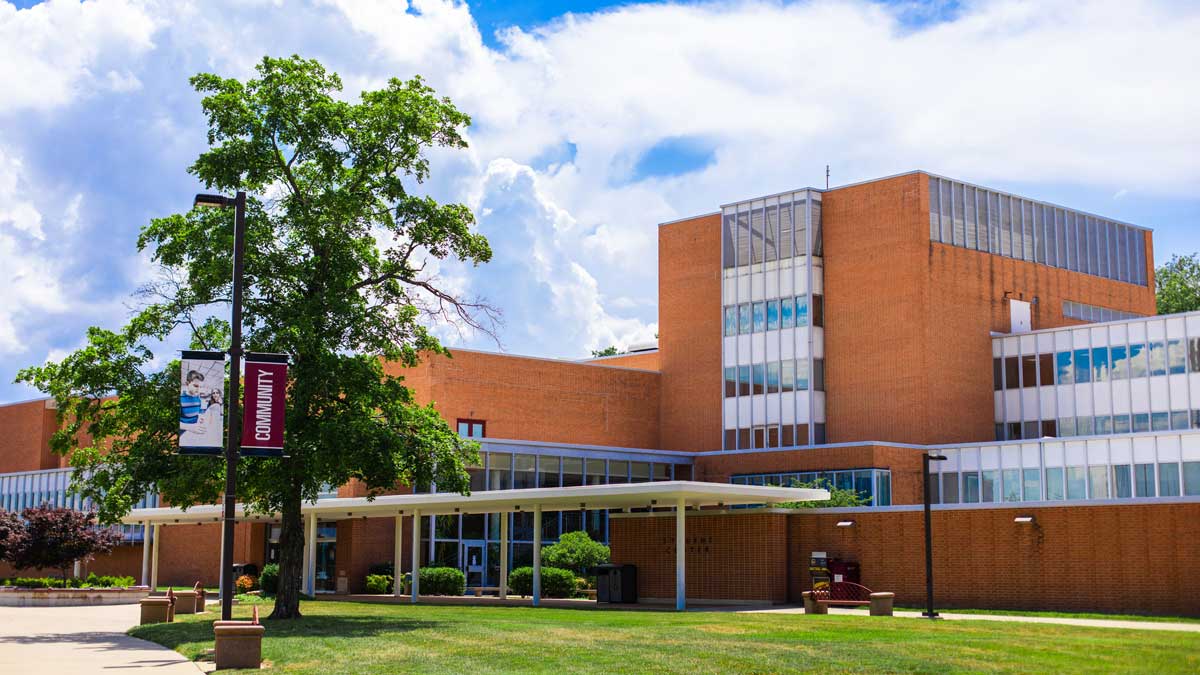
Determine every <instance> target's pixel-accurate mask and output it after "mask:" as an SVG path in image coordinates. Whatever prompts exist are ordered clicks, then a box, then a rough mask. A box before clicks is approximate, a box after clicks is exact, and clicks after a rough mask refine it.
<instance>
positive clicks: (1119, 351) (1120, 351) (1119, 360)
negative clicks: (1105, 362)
mask: <svg viewBox="0 0 1200 675" xmlns="http://www.w3.org/2000/svg"><path fill="white" fill-rule="evenodd" d="M1110 351H1111V352H1112V371H1111V372H1112V379H1114V380H1124V379H1126V378H1128V377H1129V350H1128V349H1127V348H1126V347H1125V345H1116V346H1114V347H1112V348H1111V349H1110Z"/></svg>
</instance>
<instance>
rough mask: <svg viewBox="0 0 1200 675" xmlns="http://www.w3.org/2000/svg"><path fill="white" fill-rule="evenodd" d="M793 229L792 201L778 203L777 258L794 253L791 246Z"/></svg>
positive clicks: (789, 256) (788, 256) (783, 257)
mask: <svg viewBox="0 0 1200 675" xmlns="http://www.w3.org/2000/svg"><path fill="white" fill-rule="evenodd" d="M793 237H794V231H793V229H792V203H791V202H790V201H787V202H783V203H781V204H780V205H779V259H780V260H783V259H785V258H791V257H792V256H793V255H795V251H794V249H793V248H792V240H793Z"/></svg>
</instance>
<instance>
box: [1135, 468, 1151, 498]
mask: <svg viewBox="0 0 1200 675" xmlns="http://www.w3.org/2000/svg"><path fill="white" fill-rule="evenodd" d="M1133 487H1134V488H1135V491H1134V494H1136V495H1137V496H1138V497H1153V496H1154V465H1153V464H1135V465H1133Z"/></svg>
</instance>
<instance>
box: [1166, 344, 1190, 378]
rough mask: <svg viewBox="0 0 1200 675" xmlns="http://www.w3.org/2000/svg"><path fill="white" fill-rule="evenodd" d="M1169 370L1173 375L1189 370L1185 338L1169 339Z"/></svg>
mask: <svg viewBox="0 0 1200 675" xmlns="http://www.w3.org/2000/svg"><path fill="white" fill-rule="evenodd" d="M1167 371H1168V372H1170V373H1171V374H1172V375H1182V374H1184V373H1186V372H1187V356H1186V355H1185V354H1184V349H1183V340H1168V341H1167Z"/></svg>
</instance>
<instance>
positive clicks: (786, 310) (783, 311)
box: [779, 298, 796, 328]
mask: <svg viewBox="0 0 1200 675" xmlns="http://www.w3.org/2000/svg"><path fill="white" fill-rule="evenodd" d="M795 325H796V305H795V303H794V302H793V301H792V299H791V298H784V299H783V301H782V302H781V303H780V307H779V327H780V328H791V327H792V326H795Z"/></svg>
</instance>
